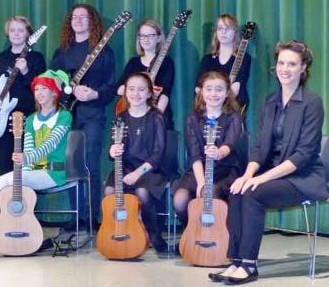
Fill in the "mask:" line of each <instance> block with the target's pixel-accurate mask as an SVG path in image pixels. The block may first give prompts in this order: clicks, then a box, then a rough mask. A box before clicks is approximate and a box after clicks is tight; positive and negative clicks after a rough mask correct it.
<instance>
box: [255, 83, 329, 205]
mask: <svg viewBox="0 0 329 287" xmlns="http://www.w3.org/2000/svg"><path fill="white" fill-rule="evenodd" d="M279 96H280V92H277V93H274V94H272V95H271V96H270V97H269V98H267V100H266V101H265V104H264V107H263V110H262V114H261V116H262V118H261V125H260V131H259V134H258V138H257V142H256V145H255V147H254V150H253V151H252V152H251V155H250V158H249V161H255V162H257V163H258V164H260V166H261V168H262V169H263V170H266V169H268V168H269V167H270V166H269V156H270V152H271V145H272V134H273V121H274V116H275V109H276V98H277V97H279ZM323 120H324V110H323V104H322V100H321V98H320V97H318V96H317V95H315V94H314V93H312V92H310V91H308V90H306V89H304V88H302V87H301V88H299V89H298V90H297V91H296V92H295V94H294V95H293V97H292V98H291V100H290V102H289V106H288V107H287V114H286V118H285V126H284V127H283V139H282V150H281V158H280V162H283V161H285V160H290V161H291V162H292V163H293V164H294V165H295V166H296V167H297V170H296V171H295V172H294V173H292V174H290V175H288V176H286V177H285V178H286V179H287V180H289V181H290V182H291V183H292V184H293V185H294V186H295V187H296V188H297V190H299V191H300V192H302V193H304V194H305V195H306V196H307V197H308V198H309V199H313V200H315V199H319V200H322V199H327V198H328V197H329V194H328V191H327V187H326V179H325V171H324V167H323V164H322V162H321V160H320V158H319V152H320V149H321V138H322V125H323Z"/></svg>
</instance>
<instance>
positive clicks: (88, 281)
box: [0, 234, 329, 287]
mask: <svg viewBox="0 0 329 287" xmlns="http://www.w3.org/2000/svg"><path fill="white" fill-rule="evenodd" d="M307 248H308V246H307V239H306V237H304V236H294V237H285V236H282V235H278V234H275V235H266V236H264V240H263V245H262V250H261V256H260V257H261V260H260V263H259V265H260V267H259V272H260V278H259V280H258V281H257V282H255V283H251V284H249V285H248V286H262V287H267V286H273V287H277V286H280V287H288V286H298V287H304V286H316V287H320V286H323V287H324V286H325V287H327V286H329V238H319V241H318V258H317V278H316V279H315V280H314V281H313V282H312V281H311V280H310V279H309V278H308V277H307V274H308V249H307ZM214 270H215V269H212V268H200V267H192V266H187V265H186V264H185V263H184V262H183V261H182V259H181V258H169V259H168V258H166V259H160V258H158V257H157V255H156V254H155V253H154V252H153V250H152V249H150V250H149V251H148V252H147V253H146V254H145V256H143V258H142V259H140V260H136V261H135V262H120V261H108V260H105V259H104V258H102V257H101V256H100V255H99V254H98V252H97V250H95V249H88V248H85V249H83V250H80V253H79V254H78V255H77V254H75V253H71V254H70V256H69V257H68V258H67V257H55V258H53V257H51V256H50V252H43V253H41V254H39V255H37V256H32V257H22V258H8V257H2V258H1V257H0V286H1V287H7V286H8V287H18V286H19V287H22V286H29V287H30V286H31V287H61V286H65V287H115V286H120V287H125V286H133V287H139V286H141V287H142V286H143V287H157V286H159V287H160V286H161V287H166V286H170V287H171V286H172V287H174V286H175V287H176V286H179V287H185V286H186V287H193V286H198V287H199V286H202V287H207V286H219V285H220V283H212V282H210V281H208V279H207V274H208V272H210V271H214Z"/></svg>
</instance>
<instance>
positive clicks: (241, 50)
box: [230, 22, 256, 113]
mask: <svg viewBox="0 0 329 287" xmlns="http://www.w3.org/2000/svg"><path fill="white" fill-rule="evenodd" d="M255 30H256V23H255V22H247V24H246V25H244V27H243V28H242V32H241V34H242V39H241V41H240V44H239V47H238V51H237V52H236V55H235V59H234V62H233V66H232V69H231V72H230V80H231V83H234V82H235V80H236V77H237V76H238V74H239V71H240V68H241V65H242V62H243V59H244V55H245V54H246V51H247V48H248V43H249V40H250V39H252V38H253V35H254V32H255ZM245 109H246V107H245V106H244V107H242V109H241V110H242V113H243V112H244V110H245Z"/></svg>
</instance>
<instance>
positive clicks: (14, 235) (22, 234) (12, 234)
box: [5, 231, 30, 238]
mask: <svg viewBox="0 0 329 287" xmlns="http://www.w3.org/2000/svg"><path fill="white" fill-rule="evenodd" d="M29 236H30V234H29V233H28V232H20V231H13V232H6V233H5V237H11V238H24V237H29Z"/></svg>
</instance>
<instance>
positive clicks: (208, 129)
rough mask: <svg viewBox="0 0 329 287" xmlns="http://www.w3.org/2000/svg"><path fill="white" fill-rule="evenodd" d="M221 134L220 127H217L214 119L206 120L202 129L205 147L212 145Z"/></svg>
mask: <svg viewBox="0 0 329 287" xmlns="http://www.w3.org/2000/svg"><path fill="white" fill-rule="evenodd" d="M220 133H221V127H220V126H218V123H217V120H216V119H208V120H207V122H206V125H205V127H204V137H205V139H206V141H207V145H213V144H215V142H216V139H217V138H219V136H220Z"/></svg>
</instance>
